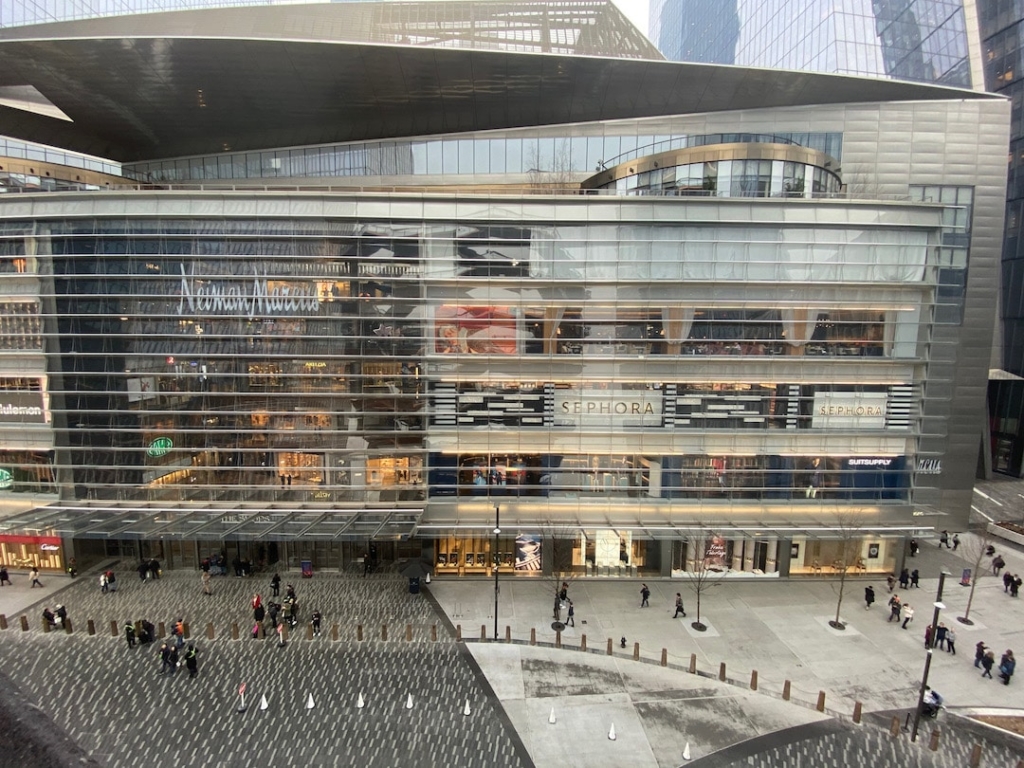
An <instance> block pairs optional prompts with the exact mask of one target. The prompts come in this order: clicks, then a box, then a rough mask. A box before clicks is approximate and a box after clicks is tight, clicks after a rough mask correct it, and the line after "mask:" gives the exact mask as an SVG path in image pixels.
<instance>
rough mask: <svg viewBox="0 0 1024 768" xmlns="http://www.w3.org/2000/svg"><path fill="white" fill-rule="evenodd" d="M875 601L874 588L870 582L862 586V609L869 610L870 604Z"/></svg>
mask: <svg viewBox="0 0 1024 768" xmlns="http://www.w3.org/2000/svg"><path fill="white" fill-rule="evenodd" d="M874 602H875V588H874V587H872V586H871V585H870V584H869V585H868V586H866V587H864V610H865V611H867V610H870V609H871V606H872V604H873V603H874Z"/></svg>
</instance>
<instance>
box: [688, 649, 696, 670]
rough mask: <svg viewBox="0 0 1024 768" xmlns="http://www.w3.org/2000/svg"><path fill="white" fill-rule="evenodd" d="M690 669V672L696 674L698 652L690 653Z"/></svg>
mask: <svg viewBox="0 0 1024 768" xmlns="http://www.w3.org/2000/svg"><path fill="white" fill-rule="evenodd" d="M688 671H689V673H690V674H691V675H696V674H697V654H696V653H691V654H690V667H689V670H688Z"/></svg>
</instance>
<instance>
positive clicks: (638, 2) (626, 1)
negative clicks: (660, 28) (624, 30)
mask: <svg viewBox="0 0 1024 768" xmlns="http://www.w3.org/2000/svg"><path fill="white" fill-rule="evenodd" d="M612 2H614V3H615V4H616V5H617V6H619V10H620V11H622V12H623V13H624V14H626V16H628V17H629V20H630V21H632V22H633V23H634V24H635V25H636V26H637V27H638V28H639V29H640V31H641V32H643V33H644V34H645V35H646V34H647V33H648V31H647V26H648V25H647V22H648V18H647V6H648V0H612Z"/></svg>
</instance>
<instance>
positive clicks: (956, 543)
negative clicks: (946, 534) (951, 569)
mask: <svg viewBox="0 0 1024 768" xmlns="http://www.w3.org/2000/svg"><path fill="white" fill-rule="evenodd" d="M959 546H960V534H958V533H954V534H953V551H954V552H956V549H957V547H959Z"/></svg>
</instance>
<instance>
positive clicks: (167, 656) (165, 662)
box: [160, 643, 171, 675]
mask: <svg viewBox="0 0 1024 768" xmlns="http://www.w3.org/2000/svg"><path fill="white" fill-rule="evenodd" d="M170 663H171V647H170V646H169V645H168V644H167V643H163V644H162V645H161V646H160V674H161V675H162V674H163V673H164V672H166V671H167V667H168V666H169V665H170Z"/></svg>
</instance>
